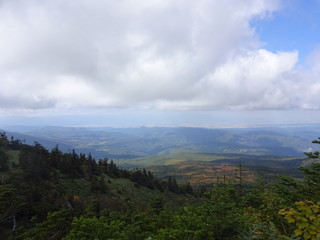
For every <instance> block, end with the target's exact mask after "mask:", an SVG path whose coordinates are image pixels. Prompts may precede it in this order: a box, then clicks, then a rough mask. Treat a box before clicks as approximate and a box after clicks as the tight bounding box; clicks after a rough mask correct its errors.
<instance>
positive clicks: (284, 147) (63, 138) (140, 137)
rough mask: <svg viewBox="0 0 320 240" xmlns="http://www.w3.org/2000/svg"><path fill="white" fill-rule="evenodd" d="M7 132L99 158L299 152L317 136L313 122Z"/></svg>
mask: <svg viewBox="0 0 320 240" xmlns="http://www.w3.org/2000/svg"><path fill="white" fill-rule="evenodd" d="M16 129H17V127H16ZM18 129H20V130H21V129H23V128H22V127H20V128H18ZM318 129H319V128H318ZM7 133H8V134H7V135H8V136H14V138H19V139H22V140H26V142H27V143H29V144H30V143H31V144H32V143H33V142H34V141H39V142H41V143H42V144H43V145H44V146H45V147H47V148H49V149H50V148H52V147H54V146H55V145H57V144H59V147H60V148H61V149H62V150H63V151H68V150H70V149H75V150H77V151H80V152H84V153H91V154H92V155H93V156H94V157H96V158H105V157H108V158H117V159H130V158H138V157H145V156H150V155H170V154H173V153H179V152H200V153H201V152H202V153H205V152H206V153H236V154H247V155H248V154H249V155H275V156H291V157H301V155H303V152H304V151H306V150H307V149H308V148H309V147H310V146H311V144H310V142H311V141H312V140H313V139H315V138H316V137H318V136H317V134H318V132H317V128H316V127H315V126H314V125H310V126H301V127H299V126H295V127H288V128H285V127H269V128H268V127H264V128H234V129H229V128H228V129H206V128H189V127H175V128H168V127H152V128H147V127H142V128H83V127H81V128H78V127H60V126H46V127H40V128H32V129H27V131H26V132H24V133H18V132H11V131H7Z"/></svg>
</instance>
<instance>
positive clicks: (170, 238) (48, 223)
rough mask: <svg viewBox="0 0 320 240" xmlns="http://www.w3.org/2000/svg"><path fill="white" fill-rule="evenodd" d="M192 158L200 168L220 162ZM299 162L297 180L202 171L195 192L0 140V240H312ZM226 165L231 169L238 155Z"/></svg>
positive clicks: (307, 184)
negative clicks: (205, 177)
mask: <svg viewBox="0 0 320 240" xmlns="http://www.w3.org/2000/svg"><path fill="white" fill-rule="evenodd" d="M315 143H320V142H319V141H315ZM190 156H193V157H195V156H197V155H189V157H190ZM180 157H181V156H180ZM193 157H192V159H193ZM198 157H199V158H201V161H202V163H203V164H205V163H211V161H212V159H214V161H213V162H215V163H217V162H219V161H223V160H224V157H225V156H219V155H212V154H201V155H199V156H198ZM246 157H248V156H246ZM251 157H252V158H253V157H254V156H251ZM309 157H310V159H311V160H312V161H313V163H310V164H309V165H308V166H307V167H300V172H301V174H302V175H303V176H304V178H301V179H295V178H291V177H288V176H280V177H279V178H278V181H277V182H275V183H268V182H266V181H265V179H264V178H260V179H254V178H253V179H252V181H247V178H248V176H250V175H248V171H247V170H246V169H245V168H243V167H242V165H241V164H240V165H239V166H238V168H237V169H236V170H235V169H234V170H235V171H234V172H236V175H235V177H234V178H233V181H228V180H229V179H226V178H220V179H219V176H218V175H217V174H216V173H214V172H212V173H211V174H212V176H213V177H215V178H216V179H217V181H216V183H215V184H209V186H210V187H206V186H205V185H199V186H197V187H195V186H192V185H190V184H188V183H187V184H184V185H181V184H178V183H177V181H176V179H175V178H174V177H172V176H167V177H165V178H164V179H159V178H157V177H155V176H154V174H153V173H152V172H150V171H148V170H146V169H135V170H125V169H122V168H119V167H118V166H117V165H116V164H115V163H114V162H113V161H110V160H107V159H101V160H98V161H96V160H95V159H93V158H92V156H91V155H84V154H77V153H76V152H75V151H70V152H62V151H60V150H59V148H58V147H55V148H53V149H52V150H51V151H49V150H47V149H46V148H44V147H43V146H42V145H41V144H39V143H35V144H34V145H32V146H31V145H26V144H23V143H22V142H21V141H19V140H14V139H11V140H9V139H8V138H7V136H6V135H5V134H1V135H0V174H1V182H0V239H10V240H39V239H48V240H49V239H50V240H79V239H80V240H136V239H142V240H151V239H153V240H180V239H194V240H206V239H216V240H224V239H225V240H227V239H228V240H229V239H231V240H232V239H242V240H245V239H266V240H269V239H270V240H274V239H283V240H298V239H311V240H313V239H315V240H317V239H319V238H320V230H319V229H320V222H319V219H320V163H319V161H318V157H319V153H318V152H315V153H310V154H309ZM229 158H230V159H229V161H232V160H234V161H238V160H239V159H238V158H239V156H238V155H229ZM183 159H185V157H184V158H183ZM189 160H190V159H189ZM198 160H199V159H198ZM243 160H244V159H243ZM260 160H261V161H263V159H260ZM268 161H270V159H269V160H268ZM294 161H295V160H294V159H290V158H288V159H284V158H283V159H282V160H279V159H277V160H276V162H284V163H285V164H286V165H288V164H289V163H290V164H293V162H294ZM249 162H250V158H249V159H248V162H247V163H249ZM298 162H299V161H298ZM181 163H183V164H184V165H181ZM191 163H192V162H190V163H189V165H188V166H186V165H187V164H188V163H186V162H181V159H180V158H179V155H177V158H176V159H169V160H168V161H167V162H165V165H163V166H174V165H175V164H178V165H179V166H180V167H181V166H183V167H186V168H187V167H191V168H195V167H196V166H194V165H192V164H191ZM297 164H298V163H297ZM215 168H216V169H219V166H218V165H217V166H216V167H215ZM202 171H203V172H204V169H203V170H202ZM173 175H174V174H173Z"/></svg>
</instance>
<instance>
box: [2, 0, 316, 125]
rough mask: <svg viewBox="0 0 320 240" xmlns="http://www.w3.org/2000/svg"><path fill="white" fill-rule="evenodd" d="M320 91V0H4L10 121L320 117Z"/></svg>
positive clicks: (5, 104) (5, 106) (5, 110)
mask: <svg viewBox="0 0 320 240" xmlns="http://www.w3.org/2000/svg"><path fill="white" fill-rule="evenodd" d="M319 93H320V1H319V0H224V1H221V0H197V1H194V0H152V1H150V0H118V1H114V0H41V1H39V0H0V114H1V115H2V118H3V119H4V117H5V118H6V119H10V117H12V116H27V117H34V116H46V117H48V116H59V115H66V114H67V115H68V114H69V115H72V114H73V113H74V114H79V113H81V114H85V113H89V114H90V113H95V114H98V115H99V114H102V115H103V114H107V113H108V112H113V113H114V112H116V111H117V109H119V111H120V112H121V113H123V112H126V111H127V112H128V113H129V114H132V113H134V112H137V113H140V114H142V115H143V114H144V115H147V114H148V113H150V112H152V113H157V112H161V113H164V112H168V113H169V112H170V113H171V114H172V113H173V112H184V113H194V112H195V111H201V113H209V112H213V111H214V112H219V111H223V112H228V111H233V112H238V111H241V112H243V111H245V112H250V111H255V112H257V111H258V112H259V113H261V111H270V110H272V111H274V110H277V111H291V112H292V111H300V110H314V111H318V110H319V109H320V100H319V95H320V94H319ZM152 116H155V115H152ZM202 117H205V115H202ZM3 121H4V120H3ZM0 123H1V122H0ZM106 125H108V124H107V123H106Z"/></svg>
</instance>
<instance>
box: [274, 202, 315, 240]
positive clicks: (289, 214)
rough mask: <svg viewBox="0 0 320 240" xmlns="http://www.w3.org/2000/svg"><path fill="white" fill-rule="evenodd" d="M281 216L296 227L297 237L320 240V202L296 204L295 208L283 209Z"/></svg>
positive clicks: (306, 239)
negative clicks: (319, 239)
mask: <svg viewBox="0 0 320 240" xmlns="http://www.w3.org/2000/svg"><path fill="white" fill-rule="evenodd" d="M279 214H281V215H283V216H284V218H285V219H286V220H287V221H288V222H289V223H293V224H294V225H295V230H294V234H295V235H296V236H301V237H302V238H303V239H305V240H309V239H311V240H317V239H318V238H320V202H318V203H314V202H311V201H301V202H296V203H295V208H286V209H281V210H280V211H279Z"/></svg>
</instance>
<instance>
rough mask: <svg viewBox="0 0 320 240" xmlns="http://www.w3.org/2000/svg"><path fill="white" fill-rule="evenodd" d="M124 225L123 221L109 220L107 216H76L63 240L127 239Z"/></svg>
mask: <svg viewBox="0 0 320 240" xmlns="http://www.w3.org/2000/svg"><path fill="white" fill-rule="evenodd" d="M123 227H124V222H123V221H119V220H114V221H108V220H107V218H105V217H99V218H96V217H93V218H85V217H79V218H74V219H73V221H72V224H71V231H70V232H69V234H68V235H67V236H66V237H64V238H63V240H108V239H109V240H111V239H123V240H125V239H126V238H125V235H124V233H123Z"/></svg>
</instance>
